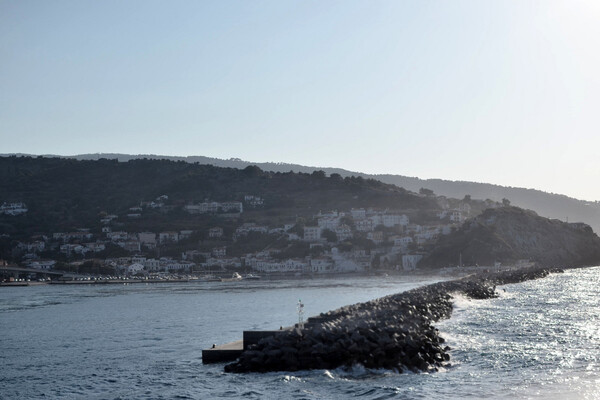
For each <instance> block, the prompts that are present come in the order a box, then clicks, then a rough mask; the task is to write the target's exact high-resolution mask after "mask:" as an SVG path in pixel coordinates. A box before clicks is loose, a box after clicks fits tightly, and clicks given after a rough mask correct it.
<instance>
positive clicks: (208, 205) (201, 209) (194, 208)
mask: <svg viewBox="0 0 600 400" xmlns="http://www.w3.org/2000/svg"><path fill="white" fill-rule="evenodd" d="M183 208H184V210H185V211H187V212H188V213H190V214H216V213H219V212H221V213H234V214H241V213H242V212H244V205H243V204H242V202H240V201H226V202H223V203H219V202H217V201H212V202H204V203H198V204H188V205H186V206H184V207H183Z"/></svg>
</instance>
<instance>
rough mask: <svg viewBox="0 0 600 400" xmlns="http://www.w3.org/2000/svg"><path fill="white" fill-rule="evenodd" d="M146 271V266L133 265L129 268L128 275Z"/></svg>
mask: <svg viewBox="0 0 600 400" xmlns="http://www.w3.org/2000/svg"><path fill="white" fill-rule="evenodd" d="M143 270H144V266H143V265H142V264H139V263H134V264H131V265H129V266H128V267H127V274H128V275H135V274H137V273H138V272H140V271H143Z"/></svg>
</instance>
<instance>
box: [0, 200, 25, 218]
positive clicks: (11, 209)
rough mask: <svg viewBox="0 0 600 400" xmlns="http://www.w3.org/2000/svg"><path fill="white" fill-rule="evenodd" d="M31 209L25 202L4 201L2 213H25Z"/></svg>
mask: <svg viewBox="0 0 600 400" xmlns="http://www.w3.org/2000/svg"><path fill="white" fill-rule="evenodd" d="M27 211H29V209H28V208H27V206H26V205H25V203H3V204H2V205H1V206H0V214H6V215H21V214H25V213H26V212H27Z"/></svg>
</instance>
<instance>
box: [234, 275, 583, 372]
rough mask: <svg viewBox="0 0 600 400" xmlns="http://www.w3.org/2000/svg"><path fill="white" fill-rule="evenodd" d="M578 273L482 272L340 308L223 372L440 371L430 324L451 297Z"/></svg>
mask: <svg viewBox="0 0 600 400" xmlns="http://www.w3.org/2000/svg"><path fill="white" fill-rule="evenodd" d="M573 268H582V267H564V268H554V267H546V266H542V265H539V264H537V265H533V266H528V267H523V268H519V269H513V270H507V271H501V272H480V273H476V274H472V275H468V276H465V277H462V278H459V279H454V280H450V281H443V282H437V283H433V284H429V285H425V286H422V287H419V288H416V289H412V290H409V291H406V292H402V293H398V294H394V295H390V296H386V297H382V298H379V299H375V300H371V301H368V302H365V303H358V304H354V305H349V306H344V307H341V308H339V309H336V310H332V311H329V312H326V313H321V314H320V315H319V316H316V317H312V318H309V319H308V323H307V324H305V326H304V329H298V328H297V327H296V329H293V330H291V331H288V332H284V333H279V334H277V335H275V336H271V337H269V338H265V339H263V340H261V341H260V342H259V343H258V344H257V345H253V346H251V347H250V348H249V349H247V350H245V351H244V352H243V353H242V355H241V356H240V358H239V359H238V360H237V361H236V362H233V363H231V364H227V365H226V366H225V372H235V373H241V372H269V371H297V370H308V369H335V368H338V367H350V366H352V365H354V364H362V365H363V366H364V367H366V368H375V369H378V368H384V369H389V370H394V371H397V372H399V373H402V372H404V371H413V372H425V371H437V370H438V369H439V368H440V367H447V366H450V365H451V364H450V363H449V361H450V355H449V353H448V351H449V350H450V349H449V348H448V347H447V346H444V342H445V340H444V338H443V337H441V336H440V334H439V331H438V330H437V329H436V328H435V327H434V326H433V323H434V322H437V321H439V320H441V319H446V318H449V317H450V316H451V315H452V310H453V302H452V295H453V294H455V293H460V294H462V295H464V296H466V297H469V298H472V299H489V298H494V297H497V293H496V286H500V285H505V284H511V283H519V282H525V281H528V280H533V279H539V278H543V277H546V276H548V275H549V274H550V273H559V272H563V271H564V270H566V269H573Z"/></svg>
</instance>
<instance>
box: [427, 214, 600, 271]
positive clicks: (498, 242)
mask: <svg viewBox="0 0 600 400" xmlns="http://www.w3.org/2000/svg"><path fill="white" fill-rule="evenodd" d="M461 256H462V262H463V264H467V265H474V264H479V265H493V264H494V262H496V261H498V262H502V263H505V264H506V263H510V262H514V261H517V260H521V259H529V260H531V261H538V262H541V263H543V264H546V265H569V266H577V265H586V264H596V263H600V238H599V237H598V236H597V235H596V234H595V233H594V232H593V231H592V229H591V228H590V227H589V226H588V225H585V224H581V223H576V224H569V223H566V222H561V221H558V220H550V219H547V218H543V217H540V216H538V215H537V214H536V213H535V212H533V211H529V210H523V209H520V208H517V207H505V208H500V209H494V210H492V209H489V210H486V211H484V212H483V214H481V215H479V216H478V217H476V218H474V219H473V220H469V221H467V222H465V224H464V225H463V226H462V228H461V229H459V230H458V231H456V232H454V233H452V234H450V235H448V236H443V237H441V238H440V240H439V242H438V243H437V245H436V246H435V249H434V250H433V251H432V253H431V254H430V255H429V256H428V257H426V258H424V259H423V260H422V261H421V263H420V264H419V266H420V267H429V268H437V267H445V266H448V265H457V264H458V263H459V258H460V257H461Z"/></svg>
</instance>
